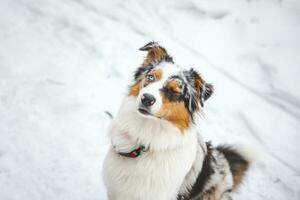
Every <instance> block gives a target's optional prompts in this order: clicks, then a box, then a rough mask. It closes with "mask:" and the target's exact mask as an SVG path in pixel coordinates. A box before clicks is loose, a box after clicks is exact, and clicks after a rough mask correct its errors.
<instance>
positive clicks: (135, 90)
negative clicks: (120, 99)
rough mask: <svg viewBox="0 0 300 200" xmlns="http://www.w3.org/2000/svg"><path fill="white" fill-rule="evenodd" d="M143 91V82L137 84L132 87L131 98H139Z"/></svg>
mask: <svg viewBox="0 0 300 200" xmlns="http://www.w3.org/2000/svg"><path fill="white" fill-rule="evenodd" d="M140 89H141V81H138V82H136V83H135V84H133V85H132V86H131V87H130V91H129V96H134V97H136V96H138V95H139V93H140Z"/></svg>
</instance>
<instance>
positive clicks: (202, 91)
mask: <svg viewBox="0 0 300 200" xmlns="http://www.w3.org/2000/svg"><path fill="white" fill-rule="evenodd" d="M190 74H191V77H192V79H193V82H194V87H195V90H196V91H197V93H198V97H199V101H200V105H201V106H202V107H203V106H204V102H205V101H206V100H207V99H209V97H210V96H211V95H212V94H213V92H214V86H213V85H212V84H210V83H206V82H205V81H204V80H203V79H202V77H201V75H200V74H199V73H198V72H196V71H195V70H194V69H190Z"/></svg>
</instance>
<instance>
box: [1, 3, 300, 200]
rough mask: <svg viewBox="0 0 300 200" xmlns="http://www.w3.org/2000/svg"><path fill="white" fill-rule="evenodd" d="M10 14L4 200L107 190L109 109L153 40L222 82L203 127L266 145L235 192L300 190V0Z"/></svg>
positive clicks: (88, 198) (97, 194)
mask: <svg viewBox="0 0 300 200" xmlns="http://www.w3.org/2000/svg"><path fill="white" fill-rule="evenodd" d="M175 2H176V3H175ZM0 13H1V17H0V27H1V28H0V118H1V119H0V199H1V200H21V199H22V200H39V199H43V200H52V199H56V200H83V199H85V200H94V199H95V200H105V199H106V195H105V188H104V186H103V184H102V180H101V165H102V161H103V158H104V155H105V152H106V149H107V147H108V144H109V140H108V139H107V138H106V131H107V127H108V125H109V122H110V119H109V118H108V117H107V115H106V114H105V113H104V111H105V110H108V111H110V112H112V113H116V111H117V109H118V107H119V105H120V102H121V99H122V96H123V95H124V94H125V93H126V90H127V85H128V84H129V83H130V81H131V80H132V72H133V71H134V70H135V68H136V67H138V66H139V64H140V63H141V62H142V59H143V56H144V54H143V52H138V51H137V49H138V48H139V47H141V46H142V45H144V44H145V43H146V42H148V41H150V40H155V41H158V42H160V43H161V44H162V45H163V46H165V47H166V48H167V49H168V50H169V52H170V53H171V54H172V55H173V56H174V59H175V62H177V64H179V65H182V66H186V67H194V68H196V69H198V70H199V71H201V72H202V74H203V76H204V77H205V79H206V80H208V81H210V82H212V83H213V84H214V85H215V87H216V92H215V95H214V96H213V97H212V98H211V99H210V100H209V102H208V103H207V104H206V107H205V109H206V111H205V112H206V115H205V118H204V119H203V126H202V127H201V129H202V134H203V136H204V137H205V138H206V139H207V140H213V143H214V144H218V143H224V142H229V143H237V142H239V143H246V144H249V145H251V146H252V148H254V149H256V151H257V153H258V156H259V158H258V161H257V163H256V164H255V165H254V166H253V168H252V169H251V171H250V172H249V176H248V179H247V180H246V181H245V183H244V185H243V186H242V187H241V188H240V190H239V192H238V193H236V194H235V199H243V200H253V199H255V200H266V199H270V200H282V199H285V200H295V199H300V160H299V158H300V145H299V141H300V131H299V130H300V92H299V91H300V82H299V75H300V2H299V1H298V2H297V1H296V0H279V1H278V0H264V1H263V0H247V1H246V0H219V1H212V0H206V1H204V0H202V1H197V0H194V1H191V0H188V1H180V0H178V1H171V0H170V1H161V0H152V1H147V2H146V1H133V0H132V1H124V0H111V1H107V2H104V1H99V0H98V1H97V0H94V1H92V0H64V1H59V0H56V1H55V0H40V1H38V0H0Z"/></svg>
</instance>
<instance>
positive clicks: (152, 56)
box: [142, 47, 168, 67]
mask: <svg viewBox="0 0 300 200" xmlns="http://www.w3.org/2000/svg"><path fill="white" fill-rule="evenodd" d="M167 56H168V53H167V51H166V50H165V49H163V48H161V47H154V48H152V49H150V50H149V51H148V54H147V56H146V58H145V60H144V62H143V64H142V66H144V67H146V66H148V65H150V64H154V63H156V62H159V61H161V60H163V59H164V58H165V57H167Z"/></svg>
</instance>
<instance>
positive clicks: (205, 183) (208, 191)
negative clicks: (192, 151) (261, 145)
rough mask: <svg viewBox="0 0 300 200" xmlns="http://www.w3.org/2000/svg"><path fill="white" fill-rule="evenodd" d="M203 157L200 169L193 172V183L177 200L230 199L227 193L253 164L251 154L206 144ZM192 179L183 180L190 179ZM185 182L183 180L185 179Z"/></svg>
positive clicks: (242, 149)
mask: <svg viewBox="0 0 300 200" xmlns="http://www.w3.org/2000/svg"><path fill="white" fill-rule="evenodd" d="M206 147H207V150H206V156H205V158H204V161H203V162H202V161H201V160H200V161H197V160H196V161H195V163H194V165H198V163H197V162H200V163H202V168H201V169H199V170H198V173H196V172H195V168H196V167H193V168H192V169H191V170H194V172H193V174H194V176H195V175H197V178H195V181H194V183H193V184H192V185H191V186H190V187H189V188H188V186H186V185H183V187H186V188H185V189H184V190H181V193H180V194H179V195H178V198H177V199H178V200H229V199H231V197H230V193H231V191H233V190H235V189H236V188H237V187H238V186H239V185H240V184H241V182H242V180H243V177H244V175H245V173H246V171H247V170H248V168H249V167H250V164H251V163H252V161H253V155H252V154H251V153H250V151H246V149H245V148H244V147H242V146H230V145H220V146H217V147H215V148H214V147H212V145H211V144H210V143H206ZM191 178H192V177H186V179H191ZM185 181H186V180H185Z"/></svg>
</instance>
